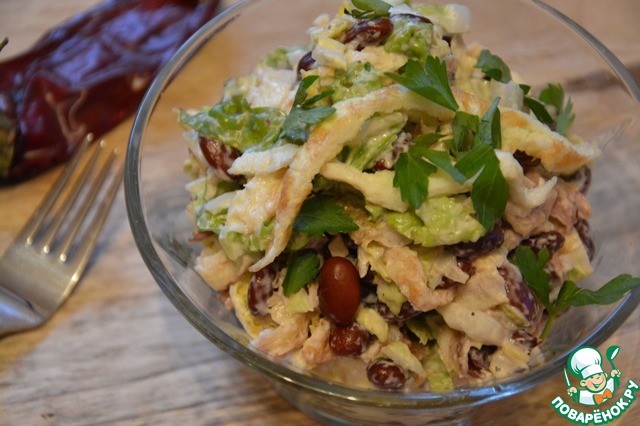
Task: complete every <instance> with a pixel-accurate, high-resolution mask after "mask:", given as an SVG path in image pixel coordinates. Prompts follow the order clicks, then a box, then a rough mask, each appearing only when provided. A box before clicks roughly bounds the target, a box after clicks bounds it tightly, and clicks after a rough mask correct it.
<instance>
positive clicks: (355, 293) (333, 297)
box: [318, 256, 360, 326]
mask: <svg viewBox="0 0 640 426" xmlns="http://www.w3.org/2000/svg"><path fill="white" fill-rule="evenodd" d="M318 299H319V302H320V311H321V312H322V313H323V314H324V315H325V316H326V317H327V318H329V319H330V320H331V321H333V322H334V323H336V324H338V325H342V326H345V325H349V323H351V321H353V319H354V318H355V315H356V311H357V310H358V306H359V305H360V277H359V276H358V271H357V270H356V267H355V266H353V263H351V262H350V261H349V260H348V259H346V258H344V257H339V256H334V257H330V258H329V259H327V260H325V261H324V263H323V264H322V268H321V269H320V280H319V285H318Z"/></svg>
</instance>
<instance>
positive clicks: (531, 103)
mask: <svg viewBox="0 0 640 426" xmlns="http://www.w3.org/2000/svg"><path fill="white" fill-rule="evenodd" d="M524 104H525V105H526V106H527V107H529V109H530V110H531V112H533V114H534V115H535V116H536V118H537V119H538V120H540V121H541V122H543V123H544V124H546V125H547V126H549V128H551V129H552V130H555V131H556V132H558V133H560V134H561V135H566V134H567V132H568V131H569V128H571V126H572V125H573V122H574V120H575V118H576V116H575V114H574V113H573V102H572V101H571V98H568V99H567V101H566V103H565V94H564V89H563V88H562V86H561V85H559V84H548V85H547V87H545V88H544V89H542V91H541V92H540V95H539V96H538V99H536V98H533V97H531V96H525V97H524ZM549 106H550V107H553V109H554V110H555V118H554V117H553V116H552V115H551V113H550V112H549V110H548V109H547V107H549Z"/></svg>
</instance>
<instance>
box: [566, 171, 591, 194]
mask: <svg viewBox="0 0 640 426" xmlns="http://www.w3.org/2000/svg"><path fill="white" fill-rule="evenodd" d="M566 180H567V181H568V182H572V183H575V184H576V185H578V187H579V188H580V192H582V193H583V194H586V193H587V191H589V187H590V186H591V167H589V166H583V167H581V168H579V169H578V170H577V171H576V172H575V173H573V174H572V175H570V176H568V177H566Z"/></svg>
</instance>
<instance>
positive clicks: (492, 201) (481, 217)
mask: <svg viewBox="0 0 640 426" xmlns="http://www.w3.org/2000/svg"><path fill="white" fill-rule="evenodd" d="M456 169H458V170H459V171H460V172H461V173H462V174H464V175H465V176H466V177H467V178H469V179H470V178H472V177H474V176H476V178H475V180H474V181H473V185H472V186H471V201H472V202H473V209H474V210H475V211H476V218H477V219H478V222H480V224H482V226H483V227H484V229H486V230H491V229H493V227H494V226H495V224H496V221H497V220H498V219H499V218H500V217H501V216H502V214H503V213H504V210H505V208H506V206H507V200H508V199H509V185H508V184H507V181H506V179H505V178H504V176H503V174H502V171H501V170H500V160H498V157H497V156H496V153H495V151H494V150H493V148H492V147H491V145H488V144H484V143H479V144H476V145H475V146H474V147H473V148H471V150H470V151H467V152H465V153H464V154H463V155H462V156H461V157H460V158H459V160H458V162H457V163H456Z"/></svg>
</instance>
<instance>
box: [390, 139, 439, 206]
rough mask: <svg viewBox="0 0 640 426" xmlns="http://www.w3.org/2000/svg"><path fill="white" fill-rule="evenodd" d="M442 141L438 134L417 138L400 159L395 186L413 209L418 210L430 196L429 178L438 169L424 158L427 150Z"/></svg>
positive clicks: (394, 178) (395, 175)
mask: <svg viewBox="0 0 640 426" xmlns="http://www.w3.org/2000/svg"><path fill="white" fill-rule="evenodd" d="M438 139H440V135H439V134H437V133H429V134H426V135H421V136H420V137H418V138H416V139H415V140H414V141H413V142H414V144H413V145H412V146H411V148H409V150H408V151H407V152H403V153H402V154H400V157H398V161H397V162H396V166H395V174H394V176H393V186H395V187H396V188H400V197H401V198H402V200H403V201H405V202H406V203H408V204H409V206H411V208H412V209H414V210H415V209H417V208H418V207H420V204H422V202H423V201H424V200H426V199H427V196H428V194H429V176H430V175H431V174H432V173H435V172H436V171H437V170H438V169H437V168H436V166H434V165H433V164H430V163H428V162H427V161H426V160H425V159H424V158H423V157H424V154H425V152H426V151H427V148H428V147H429V146H431V145H433V144H434V143H435V142H437V141H438Z"/></svg>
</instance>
